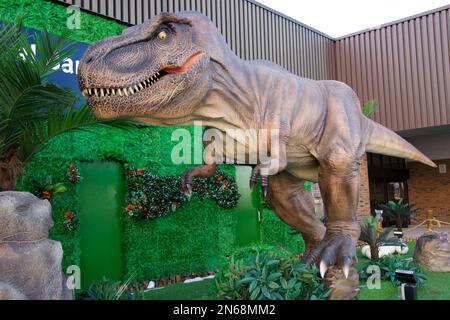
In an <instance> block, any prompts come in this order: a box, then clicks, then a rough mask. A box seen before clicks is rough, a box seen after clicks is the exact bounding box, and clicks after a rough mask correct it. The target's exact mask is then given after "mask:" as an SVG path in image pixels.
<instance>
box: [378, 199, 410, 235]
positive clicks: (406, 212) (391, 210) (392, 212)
mask: <svg viewBox="0 0 450 320" xmlns="http://www.w3.org/2000/svg"><path fill="white" fill-rule="evenodd" d="M380 207H381V208H382V209H383V212H384V214H385V215H386V216H388V217H389V218H390V219H393V220H395V222H396V226H397V230H399V231H402V226H403V222H404V221H405V219H406V220H407V219H409V217H411V214H412V213H413V212H416V211H417V210H418V209H416V208H415V206H414V205H413V204H409V203H407V202H404V199H400V200H398V201H397V202H396V201H388V202H387V203H386V204H380Z"/></svg>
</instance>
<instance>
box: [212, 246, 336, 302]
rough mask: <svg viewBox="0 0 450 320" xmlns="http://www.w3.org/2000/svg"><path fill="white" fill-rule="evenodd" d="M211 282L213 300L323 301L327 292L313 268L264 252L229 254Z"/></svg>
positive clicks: (291, 258)
mask: <svg viewBox="0 0 450 320" xmlns="http://www.w3.org/2000/svg"><path fill="white" fill-rule="evenodd" d="M215 281H216V288H217V297H218V298H219V299H225V300H323V299H326V298H327V297H328V295H329V293H330V291H329V290H326V289H325V283H324V281H323V280H322V279H321V278H320V276H319V275H318V270H317V268H316V267H312V268H308V267H306V266H305V265H303V264H301V263H300V262H299V261H298V259H297V258H295V257H288V258H286V257H284V256H280V255H277V254H276V253H273V252H266V251H262V252H260V251H256V253H252V254H249V255H248V256H247V257H246V258H242V259H236V257H235V255H232V256H231V258H230V259H229V262H228V265H227V266H226V267H225V268H224V269H223V270H222V271H221V272H220V273H219V274H218V275H216V278H215Z"/></svg>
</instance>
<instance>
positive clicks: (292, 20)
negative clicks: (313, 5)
mask: <svg viewBox="0 0 450 320" xmlns="http://www.w3.org/2000/svg"><path fill="white" fill-rule="evenodd" d="M245 1H247V2H249V3H252V4H254V5H257V6H259V7H261V8H263V9H265V10H268V11H270V12H271V13H274V14H276V15H278V16H280V17H282V18H284V19H286V20H289V21H291V22H293V23H295V24H298V25H299V26H302V27H304V28H306V29H308V30H311V31H312V32H315V33H317V34H319V35H321V36H323V37H325V38H328V39H329V40H333V41H335V40H336V38H334V37H332V36H330V35H328V34H326V33H324V32H322V31H320V30H317V29H315V28H313V27H311V26H308V25H307V24H305V23H303V22H301V21H298V20H296V19H294V18H292V17H289V16H288V15H286V14H284V13H281V12H280V11H277V10H275V9H273V8H271V7H268V6H266V5H265V4H262V3H259V2H258V1H256V0H245Z"/></svg>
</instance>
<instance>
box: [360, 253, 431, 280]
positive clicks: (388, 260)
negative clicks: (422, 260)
mask: <svg viewBox="0 0 450 320" xmlns="http://www.w3.org/2000/svg"><path fill="white" fill-rule="evenodd" d="M372 265H376V266H378V267H379V268H380V271H381V279H382V280H386V281H389V282H391V283H392V284H393V285H396V286H398V285H400V282H399V281H398V280H397V279H396V277H395V271H396V270H399V269H400V270H408V271H414V272H415V273H416V279H417V284H418V285H419V286H423V285H424V284H425V282H426V280H427V276H426V274H425V273H424V271H423V269H422V268H420V267H417V266H416V265H415V264H414V263H413V262H412V260H411V259H404V258H400V257H398V256H385V257H383V258H381V259H379V260H375V261H373V260H372V261H369V262H367V263H366V264H365V265H364V266H363V267H362V269H361V271H360V273H359V279H360V282H361V283H364V282H365V280H366V279H367V278H368V277H369V276H370V274H368V273H367V268H368V267H369V266H372Z"/></svg>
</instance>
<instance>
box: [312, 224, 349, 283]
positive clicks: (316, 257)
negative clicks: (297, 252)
mask: <svg viewBox="0 0 450 320" xmlns="http://www.w3.org/2000/svg"><path fill="white" fill-rule="evenodd" d="M355 262H356V249H355V243H354V241H353V240H352V237H351V236H350V235H346V234H342V233H327V234H326V235H325V238H324V239H323V240H322V242H321V243H320V244H319V246H318V247H317V248H316V249H314V250H312V251H311V253H310V254H309V256H308V257H307V258H306V259H305V263H306V264H307V265H311V264H313V263H315V264H317V265H318V267H319V270H320V275H321V276H322V278H324V277H325V274H326V272H327V270H328V269H329V268H330V267H332V266H334V265H337V266H338V267H339V268H340V269H341V270H342V272H343V274H344V276H345V278H348V275H349V273H350V268H351V266H352V265H353V264H355Z"/></svg>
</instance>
